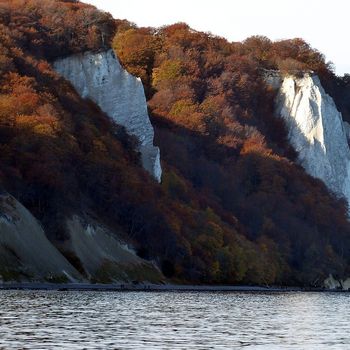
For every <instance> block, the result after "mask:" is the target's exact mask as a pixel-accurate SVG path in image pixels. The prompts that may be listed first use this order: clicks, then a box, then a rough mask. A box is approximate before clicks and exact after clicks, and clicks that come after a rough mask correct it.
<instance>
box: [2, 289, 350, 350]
mask: <svg viewBox="0 0 350 350" xmlns="http://www.w3.org/2000/svg"><path fill="white" fill-rule="evenodd" d="M0 349H35V350H40V349H132V350H135V349H174V350H175V349H186V350H187V349H268V350H270V349H298V350H300V349H317V350H321V349H350V294H349V293H332V292H319V293H318V292H283V293H282V292H281V293H279V292H273V293H265V292H181V291H174V292H171V291H166V292H151V291H150V292H144V291H132V292H126V291H121V292H111V291H104V292H99V291H23V290H12V291H11V290H2V291H0Z"/></svg>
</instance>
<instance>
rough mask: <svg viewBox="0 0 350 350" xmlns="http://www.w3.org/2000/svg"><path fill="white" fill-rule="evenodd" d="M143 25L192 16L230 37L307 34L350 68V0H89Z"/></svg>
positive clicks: (196, 23) (191, 20)
mask: <svg viewBox="0 0 350 350" xmlns="http://www.w3.org/2000/svg"><path fill="white" fill-rule="evenodd" d="M84 2H87V3H90V4H93V5H95V6H96V7H98V8H99V9H101V10H104V11H107V12H110V13H111V14H112V15H113V17H115V18H119V19H127V20H129V21H131V22H134V23H136V24H137V25H138V26H140V27H144V26H146V27H148V26H151V27H159V26H163V25H167V24H173V23H176V22H186V23H187V24H189V25H190V26H191V27H192V28H193V29H195V30H199V31H204V32H211V33H213V34H215V35H219V36H222V37H225V38H226V39H228V40H229V41H241V40H244V39H246V38H247V37H249V36H251V35H265V36H267V37H269V38H270V39H272V40H278V39H290V38H296V37H298V38H303V39H304V40H306V41H307V42H308V43H309V44H311V46H312V47H314V48H316V49H318V50H319V51H321V52H322V53H323V54H325V56H326V59H327V61H332V62H333V63H334V65H335V68H336V73H337V74H338V75H343V74H344V73H350V44H349V36H350V35H349V34H350V30H349V22H350V16H349V14H350V1H349V0H85V1H84Z"/></svg>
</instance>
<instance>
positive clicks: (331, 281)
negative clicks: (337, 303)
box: [324, 274, 350, 291]
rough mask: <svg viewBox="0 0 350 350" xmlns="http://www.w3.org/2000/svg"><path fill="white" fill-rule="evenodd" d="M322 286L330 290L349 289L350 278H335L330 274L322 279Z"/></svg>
mask: <svg viewBox="0 0 350 350" xmlns="http://www.w3.org/2000/svg"><path fill="white" fill-rule="evenodd" d="M324 286H325V288H326V289H330V290H346V291H348V290H350V278H347V279H346V280H336V279H335V278H334V277H333V275H332V274H330V275H329V276H328V278H326V279H325V281H324Z"/></svg>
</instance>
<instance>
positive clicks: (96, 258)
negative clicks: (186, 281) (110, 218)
mask: <svg viewBox="0 0 350 350" xmlns="http://www.w3.org/2000/svg"><path fill="white" fill-rule="evenodd" d="M66 227H67V234H68V236H69V240H68V241H67V242H66V243H65V246H64V249H65V250H66V251H68V252H70V253H72V254H73V255H74V256H75V257H76V258H77V259H79V261H80V264H81V268H82V269H83V270H84V275H86V276H87V277H88V278H89V280H93V281H97V282H102V283H107V282H127V281H134V280H137V281H139V282H142V281H147V282H153V283H159V282H161V281H162V280H163V276H162V274H161V272H160V271H159V270H158V269H157V268H156V267H155V266H154V265H153V264H152V263H151V262H148V261H145V260H143V259H141V258H140V257H138V256H137V255H136V253H135V251H134V250H133V249H131V248H130V247H129V246H128V245H127V244H126V243H125V242H123V241H121V240H120V239H119V238H118V236H117V235H116V234H115V233H113V232H111V231H110V230H109V229H108V228H106V227H104V226H103V225H101V224H99V223H98V222H95V221H94V220H92V219H91V218H87V217H85V218H82V217H80V216H78V215H74V216H73V217H71V218H70V219H68V220H67V222H66Z"/></svg>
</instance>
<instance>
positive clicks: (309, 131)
mask: <svg viewBox="0 0 350 350" xmlns="http://www.w3.org/2000/svg"><path fill="white" fill-rule="evenodd" d="M267 82H268V83H269V84H270V85H271V86H273V87H276V86H280V88H279V93H278V97H277V114H278V115H280V116H281V117H282V118H284V120H285V122H286V126H287V128H288V132H289V141H290V143H291V144H292V146H293V147H294V148H295V150H296V151H297V152H298V161H299V163H300V164H301V165H302V166H303V167H304V168H305V170H306V171H307V172H308V173H309V174H310V175H312V176H313V177H316V178H319V179H321V180H323V182H324V183H325V184H326V185H327V186H328V188H329V189H330V190H331V191H332V192H334V193H335V194H337V195H338V196H340V197H344V198H345V199H346V200H347V201H348V203H349V202H350V150H349V145H348V141H347V133H348V131H349V130H348V129H349V128H348V126H347V125H346V124H345V126H344V123H343V119H342V115H341V113H340V112H339V111H338V110H337V107H336V105H335V103H334V101H333V99H332V98H331V97H330V96H329V95H327V94H326V92H325V91H324V89H323V87H322V85H321V82H320V80H319V78H318V77H317V76H316V75H313V74H307V73H306V74H304V76H303V77H301V78H296V77H291V76H290V77H285V78H284V79H281V78H280V77H278V76H277V77H276V75H275V74H274V76H270V77H269V78H268V79H267Z"/></svg>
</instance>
